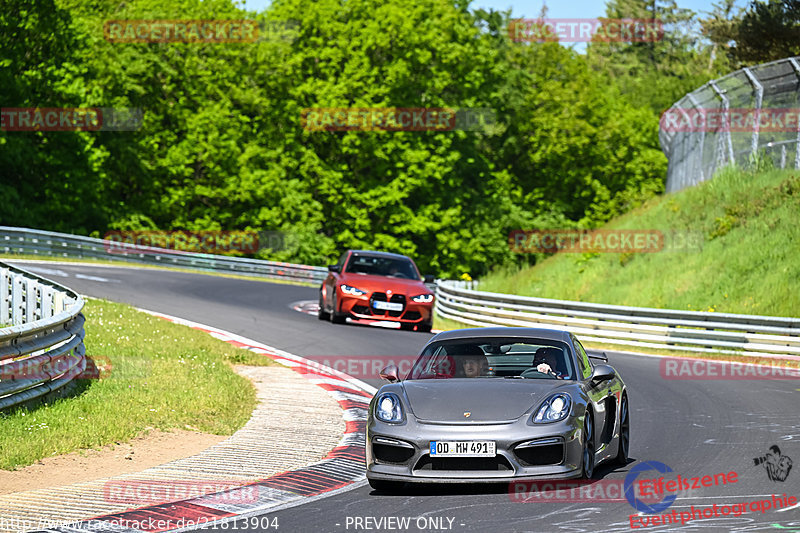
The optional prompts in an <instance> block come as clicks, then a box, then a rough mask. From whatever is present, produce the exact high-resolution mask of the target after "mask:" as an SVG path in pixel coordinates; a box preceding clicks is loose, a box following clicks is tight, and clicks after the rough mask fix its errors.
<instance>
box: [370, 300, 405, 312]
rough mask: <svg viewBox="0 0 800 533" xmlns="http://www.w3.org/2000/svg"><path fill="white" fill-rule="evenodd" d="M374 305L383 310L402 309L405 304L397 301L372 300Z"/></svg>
mask: <svg viewBox="0 0 800 533" xmlns="http://www.w3.org/2000/svg"><path fill="white" fill-rule="evenodd" d="M372 307H374V308H375V309H381V310H383V311H402V310H403V304H399V303H396V302H372Z"/></svg>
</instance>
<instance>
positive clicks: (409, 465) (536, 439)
mask: <svg viewBox="0 0 800 533" xmlns="http://www.w3.org/2000/svg"><path fill="white" fill-rule="evenodd" d="M438 440H467V441H470V440H491V441H495V443H496V446H497V456H496V458H494V459H482V458H480V459H478V458H459V459H458V460H448V459H444V460H443V459H434V458H431V456H430V453H429V448H430V442H431V441H438ZM391 441H395V442H397V443H400V444H399V445H396V444H395V445H392V444H387V443H388V442H391ZM521 445H528V446H521ZM582 454H583V442H582V430H581V429H580V425H579V424H578V423H577V422H576V421H575V419H574V417H569V418H567V419H566V420H564V421H563V422H557V423H554V424H543V425H541V426H540V425H530V424H528V423H527V417H522V418H521V419H519V420H516V421H513V422H501V423H491V424H434V423H425V422H419V421H417V420H415V419H414V418H413V416H410V417H408V418H407V420H406V422H405V423H403V424H399V425H395V424H386V423H383V422H380V421H378V420H375V419H371V420H370V421H369V422H368V426H367V435H366V463H367V478H368V479H376V480H378V479H379V480H387V481H406V482H416V483H440V482H446V483H476V482H477V483H485V482H503V481H505V482H508V481H512V480H513V481H518V480H523V479H571V478H578V477H580V476H581V460H582ZM387 459H388V460H387Z"/></svg>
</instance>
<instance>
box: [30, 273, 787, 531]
mask: <svg viewBox="0 0 800 533" xmlns="http://www.w3.org/2000/svg"><path fill="white" fill-rule="evenodd" d="M20 266H22V267H23V268H29V269H31V270H34V271H36V272H37V273H38V274H40V275H42V276H44V277H48V278H50V279H53V280H54V281H57V282H60V283H62V284H64V285H67V286H68V287H71V288H73V289H75V290H77V291H78V292H80V293H82V294H86V295H89V296H95V297H103V298H107V299H109V300H114V301H120V302H126V303H130V304H133V305H136V306H138V307H142V308H145V309H149V310H152V311H159V312H162V313H166V314H171V315H175V316H179V317H182V318H186V319H189V320H193V321H196V322H200V323H204V324H208V325H211V326H215V327H218V328H222V329H226V330H228V331H231V332H234V333H237V334H240V335H243V336H246V337H249V338H252V339H255V340H257V341H260V342H263V343H265V344H268V345H270V346H274V347H277V348H280V349H283V350H286V351H289V352H291V353H294V354H297V355H303V356H324V355H331V356H335V355H386V356H396V355H412V354H415V353H418V351H419V350H420V348H421V347H422V346H423V345H424V344H425V342H426V341H427V340H428V339H429V338H430V335H429V334H423V333H416V332H408V331H399V330H391V329H385V328H379V327H374V326H356V325H350V324H348V325H332V324H330V323H328V322H321V321H319V320H317V318H316V317H314V316H310V315H307V314H303V313H299V312H297V311H295V310H293V309H292V304H293V303H296V302H298V301H308V300H316V299H317V294H318V291H317V289H316V288H313V287H301V286H295V285H286V284H278V283H268V282H263V281H249V280H240V279H230V278H223V277H216V276H207V275H203V274H190V273H183V272H171V271H162V270H150V269H136V268H128V267H98V266H88V265H67V264H57V265H56V264H54V265H45V264H36V265H25V264H21V263H20ZM87 349H88V350H89V353H90V354H91V346H88V347H87ZM608 355H609V359H610V363H611V364H613V365H614V366H615V368H617V370H618V371H619V372H620V374H621V375H622V377H623V379H624V380H625V382H626V384H627V386H628V391H629V396H630V405H631V424H632V439H631V450H630V456H631V458H632V461H631V462H630V463H629V464H628V465H627V466H626V467H617V468H610V467H606V468H603V467H600V468H599V470H598V472H597V477H598V478H600V479H601V480H602V482H610V483H613V482H614V481H621V480H624V478H625V476H626V474H627V473H628V471H629V470H630V469H631V468H633V467H635V466H636V465H637V464H640V463H641V462H643V461H658V462H661V463H664V464H666V465H668V466H669V467H671V468H672V470H673V471H674V472H675V473H677V474H680V475H681V476H682V477H684V478H685V477H701V476H704V475H711V476H713V475H714V474H719V473H723V472H724V473H727V472H731V471H733V472H736V473H737V475H738V477H737V482H735V483H731V484H728V485H726V486H711V487H707V488H700V489H694V490H689V491H683V492H679V493H678V494H677V496H678V497H677V500H676V501H675V502H674V503H673V504H672V506H671V507H670V508H669V509H668V510H667V511H665V512H671V511H672V510H675V511H677V512H678V513H680V512H687V511H691V508H692V506H694V508H695V510H696V509H697V508H698V507H705V506H709V507H710V506H713V505H714V504H716V505H717V506H718V509H722V508H723V506H726V505H727V506H730V505H732V504H739V503H747V504H748V505H749V504H750V503H751V502H753V501H758V500H763V499H769V500H772V496H773V495H777V496H781V495H783V494H786V496H787V497H790V496H794V497H796V498H800V465H797V464H796V465H795V467H794V469H793V470H792V471H790V474H789V476H788V477H787V479H786V480H785V481H783V482H779V481H770V480H769V479H768V477H767V472H766V470H765V469H764V467H763V466H756V465H754V461H753V459H754V458H755V457H759V456H763V455H764V454H765V453H766V452H767V450H768V448H769V447H770V446H772V445H778V446H779V447H780V449H781V452H782V454H783V455H785V456H787V457H789V458H790V459H791V460H793V461H794V462H795V463H798V461H800V423H799V420H800V417H798V411H799V409H798V408H799V407H800V402H798V391H800V381H798V380H797V379H794V380H791V379H789V380H763V379H760V380H759V379H750V380H715V381H708V380H702V381H700V380H674V379H664V378H663V377H662V376H661V374H660V372H659V359H657V358H651V357H643V356H638V355H630V354H621V353H610V352H609V353H608ZM370 381H371V383H372V384H374V385H379V383H378V382H376V381H372V380H370ZM287 445H291V443H287ZM653 477H657V475H656V473H655V472H654V471H650V472H644V473H642V474H641V475H640V479H641V478H653ZM609 480H610V481H609ZM534 496H536V497H534V498H533V500H532V501H529V502H518V501H513V499H512V497H511V496H510V495H509V493H508V486H507V485H501V486H492V485H471V486H467V487H448V486H442V485H435V486H430V487H418V488H415V489H411V490H407V491H405V492H404V493H402V494H398V495H385V494H380V493H377V492H375V491H373V490H372V489H371V488H370V487H369V486H368V485H362V486H359V487H356V488H354V489H353V490H350V491H347V492H343V493H339V494H336V495H333V496H330V497H327V498H321V499H317V500H314V501H311V502H309V503H306V504H303V505H301V506H298V507H293V508H290V509H285V510H282V511H278V512H273V513H270V514H269V515H268V517H269V523H270V524H275V521H274V520H273V519H274V518H277V524H278V529H277V531H281V532H316V531H323V532H346V531H455V532H462V531H463V532H484V531H491V532H507V531H508V532H524V531H535V532H555V531H564V532H584V531H585V532H612V531H615V532H619V531H630V530H631V529H632V528H631V522H630V519H629V516H630V515H632V514H636V511H635V510H634V508H633V507H632V506H631V505H630V504H629V503H628V502H627V501H610V502H607V501H591V502H570V501H563V499H562V498H561V496H558V495H556V494H555V493H552V494H550V493H538V494H537V495H534ZM646 516H648V515H646ZM404 519H407V522H406V521H404ZM256 523H258V524H261V525H266V524H267V521H266V520H254V519H252V518H251V519H242V520H240V521H236V522H231V523H228V524H223V525H219V526H217V527H215V528H208V529H210V530H211V529H213V530H232V531H236V530H239V531H275V529H274V528H272V527H266V528H262V527H261V526H260V525H258V526H255V524H256ZM636 525H640V524H636ZM254 526H255V527H254ZM642 529H643V530H645V531H659V532H661V531H742V532H744V531H748V532H749V531H775V532H776V533H778V532H785V531H800V507H798V506H795V507H794V508H791V509H784V510H781V511H779V512H776V511H774V510H773V509H770V510H767V511H766V512H765V513H762V512H760V511H758V510H756V511H754V512H748V513H746V514H743V515H741V516H739V517H735V516H733V515H730V516H727V517H721V516H720V517H716V518H707V519H696V520H692V521H690V522H688V523H686V524H684V525H681V524H680V523H679V524H678V525H677V526H676V525H674V524H672V525H660V526H650V527H642V528H641V529H639V530H642Z"/></svg>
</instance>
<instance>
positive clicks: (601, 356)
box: [587, 352, 608, 363]
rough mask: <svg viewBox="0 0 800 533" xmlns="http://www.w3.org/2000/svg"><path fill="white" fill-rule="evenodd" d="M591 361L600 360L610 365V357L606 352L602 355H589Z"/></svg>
mask: <svg viewBox="0 0 800 533" xmlns="http://www.w3.org/2000/svg"><path fill="white" fill-rule="evenodd" d="M587 355H589V354H587ZM589 359H598V360H600V361H603V362H604V363H608V356H607V355H606V352H602V354H601V355H589Z"/></svg>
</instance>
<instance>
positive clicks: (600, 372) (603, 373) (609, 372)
mask: <svg viewBox="0 0 800 533" xmlns="http://www.w3.org/2000/svg"><path fill="white" fill-rule="evenodd" d="M615 377H617V371H616V370H614V367H611V366H608V365H597V366H595V367H594V372H592V378H591V379H592V381H594V382H597V383H600V382H603V381H609V380H612V379H614V378H615Z"/></svg>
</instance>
